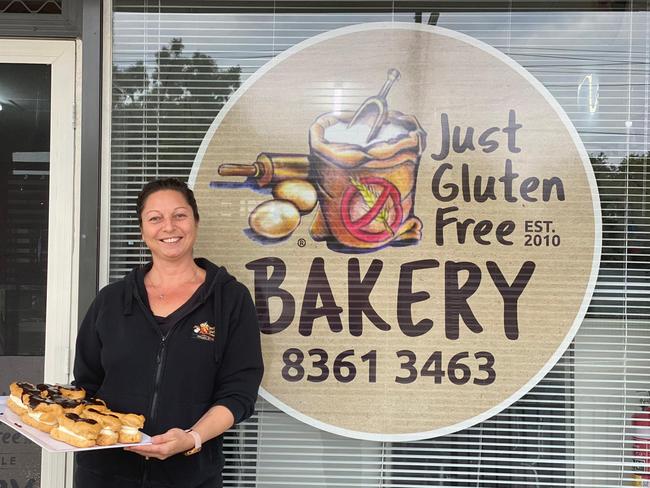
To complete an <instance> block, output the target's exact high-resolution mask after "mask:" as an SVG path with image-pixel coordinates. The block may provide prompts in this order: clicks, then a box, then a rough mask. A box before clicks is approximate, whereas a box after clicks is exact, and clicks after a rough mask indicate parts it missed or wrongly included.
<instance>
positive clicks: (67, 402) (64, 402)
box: [50, 395, 84, 415]
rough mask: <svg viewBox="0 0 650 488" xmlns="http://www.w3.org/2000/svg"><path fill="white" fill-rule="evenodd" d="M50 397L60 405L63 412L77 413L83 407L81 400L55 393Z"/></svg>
mask: <svg viewBox="0 0 650 488" xmlns="http://www.w3.org/2000/svg"><path fill="white" fill-rule="evenodd" d="M50 399H51V400H52V401H53V402H55V403H57V404H58V405H61V406H62V407H63V410H64V412H65V413H76V414H77V415H78V414H80V413H81V411H82V410H83V409H84V404H83V400H75V399H73V398H68V397H64V396H62V395H56V396H53V397H51V398H50Z"/></svg>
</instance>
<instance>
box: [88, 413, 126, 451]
mask: <svg viewBox="0 0 650 488" xmlns="http://www.w3.org/2000/svg"><path fill="white" fill-rule="evenodd" d="M81 416H82V417H84V418H87V419H93V420H96V421H97V422H99V423H100V424H101V426H102V430H100V431H99V435H98V436H97V445H98V446H111V445H113V444H116V443H117V441H118V440H119V437H120V430H121V429H122V422H121V421H120V419H119V418H118V416H117V415H115V414H114V413H112V412H109V411H101V410H97V409H95V408H88V407H87V408H85V409H84V411H83V412H82V414H81Z"/></svg>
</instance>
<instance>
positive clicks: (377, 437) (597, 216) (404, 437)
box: [188, 22, 602, 442]
mask: <svg viewBox="0 0 650 488" xmlns="http://www.w3.org/2000/svg"><path fill="white" fill-rule="evenodd" d="M379 29H402V30H414V31H425V32H432V33H435V34H438V35H442V36H447V37H451V38H453V39H457V40H459V41H462V42H465V43H467V44H470V45H472V46H474V47H477V48H479V49H481V50H483V51H484V52H486V53H488V54H490V55H492V56H494V57H495V58H497V59H498V60H499V61H501V62H503V63H505V64H506V65H508V66H509V67H510V68H512V69H513V70H514V71H515V72H517V73H518V74H520V75H521V76H523V77H524V78H525V79H526V80H527V81H528V82H529V83H530V84H531V85H532V86H534V87H535V88H536V89H537V91H538V92H539V93H541V94H542V95H543V96H544V98H545V99H546V101H547V102H548V104H549V105H550V106H551V107H552V108H553V109H554V110H555V112H556V113H557V115H558V116H559V117H560V119H561V120H562V122H563V123H564V126H565V127H566V129H567V130H568V132H569V134H570V135H571V138H572V139H573V142H574V144H575V146H576V148H577V149H578V152H579V154H580V157H581V159H582V164H583V165H584V167H585V172H586V174H587V179H588V180H589V186H590V188H591V197H592V202H593V207H594V208H593V210H594V230H595V242H594V251H593V253H594V254H593V261H592V265H591V276H590V277H589V283H588V285H587V290H586V291H585V295H584V298H583V300H582V304H581V305H580V310H579V311H578V314H577V315H576V317H575V320H574V321H573V325H572V326H571V328H570V329H569V332H568V333H567V335H566V336H565V338H564V340H563V341H562V343H561V344H560V346H559V347H558V348H557V349H556V351H555V353H554V354H553V355H552V356H551V358H550V359H549V360H548V361H547V363H546V364H545V365H544V366H543V367H542V368H541V369H540V370H539V372H538V373H537V374H536V375H535V376H533V377H532V378H531V379H530V380H529V381H528V382H527V383H526V384H525V385H524V386H522V387H521V388H520V389H519V390H517V391H516V392H515V393H513V394H512V395H510V396H509V397H508V398H506V399H505V400H503V401H502V402H501V403H499V404H498V405H496V406H494V407H492V408H490V409H489V410H486V411H485V412H483V413H481V414H479V415H476V416H474V417H471V418H469V419H466V420H464V421H462V422H458V423H456V424H453V425H448V426H446V427H442V428H439V429H434V430H430V431H426V432H411V433H406V434H376V433H370V432H361V431H355V430H349V429H343V428H341V427H337V426H335V425H331V424H327V423H325V422H321V421H319V420H316V419H314V418H312V417H309V416H308V415H305V414H303V413H301V412H299V411H297V410H296V409H294V408H293V407H290V406H289V405H287V404H286V403H284V402H282V401H281V400H279V399H278V398H276V397H275V396H274V395H273V394H271V393H270V392H268V391H266V390H265V389H264V388H262V387H260V390H259V393H260V395H261V396H262V397H263V398H264V399H265V400H267V401H268V402H270V403H271V404H272V405H274V406H276V407H277V408H279V409H280V410H282V411H283V412H285V413H287V414H289V415H291V416H292V417H294V418H296V419H298V420H300V421H302V422H304V423H306V424H308V425H311V426H313V427H316V428H318V429H321V430H324V431H326V432H331V433H333V434H338V435H342V436H345V437H351V438H355V439H361V440H369V441H383V442H404V441H416V440H421V439H430V438H433V437H439V436H442V435H447V434H451V433H453V432H457V431H459V430H463V429H467V428H469V427H472V426H473V425H476V424H478V423H480V422H482V421H484V420H486V419H489V418H490V417H492V416H494V415H496V414H498V413H499V412H501V411H502V410H504V409H506V408H508V407H509V406H510V405H512V404H513V403H514V402H516V401H517V400H519V399H520V398H521V397H522V396H524V395H525V394H526V393H528V392H529V391H530V390H531V389H532V388H533V387H534V386H535V385H536V384H537V383H538V382H539V381H540V380H541V379H542V378H543V377H544V376H546V374H547V373H548V372H549V371H550V370H551V368H553V366H555V364H556V363H557V361H558V360H559V359H560V357H561V356H562V355H563V354H564V352H565V351H566V349H567V347H569V344H570V343H571V341H572V340H573V338H574V337H575V335H576V333H577V332H578V328H579V327H580V325H581V324H582V321H583V319H584V317H585V315H586V313H587V308H588V307H589V303H590V302H591V297H592V295H593V292H594V288H595V286H596V280H597V278H598V268H599V265H600V253H601V245H602V237H601V232H602V228H601V213H600V197H599V194H598V187H597V185H596V177H595V175H594V172H593V169H592V168H591V162H590V160H589V156H588V154H587V151H586V150H585V147H584V145H583V144H582V141H581V140H580V137H579V136H578V132H577V131H576V129H575V127H574V126H573V123H572V122H571V121H570V120H569V117H568V116H567V115H566V113H565V112H564V109H562V107H561V106H560V104H559V103H558V102H557V101H556V100H555V98H554V97H553V95H551V94H550V93H549V91H548V90H547V89H546V87H545V86H544V85H542V84H541V83H540V82H539V81H538V80H537V79H536V78H535V77H534V76H533V75H531V74H530V73H529V72H528V71H527V70H526V69H525V68H523V67H522V66H521V65H519V64H518V63H517V62H515V61H514V60H513V59H511V58H509V57H508V56H506V55H505V54H504V53H502V52H501V51H499V50H497V49H495V48H493V47H492V46H489V45H488V44H485V43H484V42H482V41H479V40H477V39H474V38H472V37H470V36H467V35H465V34H461V33H459V32H455V31H452V30H449V29H445V28H443V27H434V26H425V25H417V24H408V23H404V22H398V23H392V22H373V23H366V24H359V25H353V26H349V27H343V28H341V29H335V30H332V31H329V32H325V33H323V34H319V35H317V36H314V37H311V38H309V39H306V40H304V41H302V42H300V43H299V44H296V45H295V46H293V47H291V48H289V49H287V50H286V51H284V52H283V53H281V54H279V55H278V56H276V57H275V58H273V59H272V60H271V61H269V62H268V63H267V64H265V65H264V66H262V67H261V68H260V69H259V70H257V71H256V72H255V73H254V74H253V75H252V76H251V77H250V78H249V79H248V80H246V82H244V84H243V85H241V87H240V88H239V89H238V90H237V91H236V92H235V93H234V94H233V95H232V97H230V99H229V100H228V102H227V103H226V105H225V106H224V107H223V108H222V109H221V112H219V115H218V116H217V117H216V118H215V119H214V121H213V122H212V125H211V126H210V128H209V129H208V131H207V133H206V135H205V137H204V138H203V142H202V143H201V146H200V147H199V150H198V152H197V153H196V158H195V159H194V164H193V166H192V171H191V173H190V177H189V179H188V184H189V186H190V188H193V187H194V184H195V182H196V178H197V175H198V172H199V167H200V166H201V162H202V160H203V157H204V156H205V153H206V151H207V148H208V145H209V144H210V141H211V140H212V138H213V136H214V134H215V132H216V131H217V129H218V128H219V125H220V124H221V121H222V120H223V119H224V117H225V116H226V115H227V114H228V112H229V111H230V109H231V108H232V107H233V106H234V105H235V104H236V103H237V101H238V100H239V98H240V97H241V96H242V95H243V94H244V93H245V92H246V91H247V90H248V89H249V88H250V87H251V86H252V85H253V84H255V82H257V80H259V79H260V78H262V76H264V74H265V73H266V72H267V71H269V70H270V69H271V68H273V67H275V66H276V65H278V64H280V63H281V62H282V61H284V60H285V59H287V58H289V57H291V56H293V55H294V54H295V53H297V52H300V51H302V50H303V49H305V48H307V47H310V46H313V45H314V44H318V43H319V42H322V41H325V40H327V39H332V38H334V37H339V36H341V35H345V34H350V33H354V32H363V31H371V30H379Z"/></svg>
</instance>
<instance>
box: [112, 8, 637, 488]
mask: <svg viewBox="0 0 650 488" xmlns="http://www.w3.org/2000/svg"><path fill="white" fill-rule="evenodd" d="M436 5H438V7H439V8H438V10H436V11H434V10H432V9H431V8H430V7H429V6H427V4H426V3H418V2H401V1H395V2H384V1H374V2H373V1H370V0H361V1H350V2H317V1H311V0H305V1H303V2H272V1H259V2H256V3H250V2H231V3H228V4H225V3H223V2H208V1H203V2H201V1H196V2H194V3H193V4H191V5H190V4H188V3H187V2H137V1H135V0H132V1H115V2H114V13H113V63H114V66H113V82H112V88H113V100H112V102H113V113H112V137H111V157H112V163H111V164H112V169H111V171H112V174H111V182H110V185H111V199H110V202H111V208H110V214H111V222H110V279H111V280H115V279H118V278H119V277H121V276H123V275H124V274H125V273H126V272H127V271H128V270H129V269H130V268H131V267H132V266H134V265H136V264H138V263H140V262H141V261H142V260H145V259H146V258H147V256H146V253H145V250H144V249H143V247H142V243H141V242H140V240H139V231H138V228H137V220H136V218H135V215H134V202H135V197H136V194H137V192H138V190H139V188H140V187H141V186H142V184H143V183H144V182H145V181H147V180H148V179H150V178H153V177H157V176H178V177H180V178H184V179H186V178H187V177H188V176H189V173H190V169H191V167H192V163H193V161H194V157H195V155H196V152H197V150H198V148H199V145H200V144H201V141H202V140H203V137H204V135H205V133H206V131H207V129H208V127H209V126H210V124H211V122H212V121H213V119H214V118H215V116H216V115H217V114H218V113H219V111H220V110H221V109H222V108H223V106H224V104H225V103H226V101H227V100H228V97H229V96H230V95H231V94H232V93H233V92H234V91H235V90H236V89H237V88H238V87H239V86H241V84H242V83H244V82H245V81H246V80H247V79H248V78H249V77H250V76H251V75H252V74H253V73H255V72H256V71H257V70H258V69H259V68H260V67H261V66H262V65H264V64H265V63H266V62H267V61H269V60H270V59H272V58H273V57H274V56H277V55H278V54H280V53H282V52H283V51H285V50H286V49H288V48H289V47H291V46H293V45H295V44H297V43H299V42H300V41H302V40H304V39H308V38H310V37H312V36H314V35H317V34H320V33H323V32H327V31H330V30H333V29H336V28H339V27H344V26H348V25H354V24H359V23H365V22H376V21H395V22H411V23H423V24H431V25H438V26H440V27H445V28H448V29H452V30H455V31H458V32H461V33H464V34H467V35H469V36H472V37H474V38H476V39H479V40H481V41H483V42H485V43H487V44H489V45H491V46H493V47H495V48H496V49H498V50H500V51H502V52H503V53H505V54H506V55H508V56H510V57H512V58H513V59H514V60H515V61H517V62H518V63H519V64H521V65H522V66H524V67H525V68H526V69H527V70H528V71H530V72H531V73H532V74H533V75H534V76H535V77H536V78H537V79H538V80H539V81H540V82H541V83H542V84H543V85H544V86H545V87H546V88H547V89H548V90H549V91H550V92H551V94H552V95H553V96H554V97H555V98H556V99H557V101H558V102H559V103H560V105H561V106H562V107H563V108H564V110H565V111H566V113H567V114H568V116H569V118H570V119H571V121H572V122H573V124H574V125H575V127H576V129H577V130H578V132H579V134H580V137H581V139H582V141H583V143H584V145H585V147H586V149H587V152H588V153H589V154H590V156H591V159H592V163H593V168H594V171H595V174H596V178H597V180H598V184H599V191H600V197H601V204H602V213H603V253H602V260H601V270H600V274H599V278H598V283H597V286H596V291H595V293H594V297H593V300H592V302H591V305H590V307H589V311H588V314H587V318H586V320H585V321H584V323H583V324H582V326H581V329H580V331H579V332H578V335H577V337H576V339H575V341H574V343H573V344H572V345H571V347H570V348H569V349H568V350H567V352H566V353H565V354H564V356H563V357H562V359H561V360H560V361H559V362H558V363H557V365H556V366H555V367H554V368H553V370H552V371H551V372H550V373H549V374H548V375H547V376H546V377H545V378H544V379H543V380H542V381H541V382H540V383H539V384H538V385H537V386H536V387H535V388H534V389H533V390H532V391H531V392H530V393H529V394H528V395H526V396H525V397H523V398H522V399H521V400H520V401H518V402H516V403H515V404H514V405H513V406H512V407H511V408H508V409H507V410H505V411H503V412H501V413H500V414H499V415H497V416H495V417H493V418H492V419H490V420H489V421H486V422H483V423H482V424H479V425H476V426H474V427H472V428H470V429H467V430H465V431H462V432H458V433H456V434H453V435H448V436H445V437H442V438H437V439H432V440H426V441H419V442H410V443H374V442H367V441H357V440H352V439H346V438H342V437H338V436H335V435H330V434H327V433H323V432H320V431H317V430H316V429H314V428H311V427H308V426H306V425H304V424H302V423H300V422H298V421H297V420H295V419H293V418H291V417H289V416H288V415H286V414H284V413H282V412H279V411H278V410H277V409H275V408H274V407H273V406H271V405H270V404H268V403H267V402H265V401H263V400H260V402H259V404H258V411H257V414H256V415H255V416H254V418H253V419H251V420H250V421H248V422H247V423H245V424H243V425H241V426H239V427H238V428H237V429H235V430H234V431H233V432H231V433H229V434H228V435H227V440H226V456H227V460H228V461H227V468H226V472H225V482H226V486H271V485H282V486H301V487H302V486H346V487H351V486H368V487H379V486H395V487H399V486H404V487H405V486H448V487H449V486H477V487H497V486H498V487H501V486H536V487H541V486H574V485H575V486H599V487H600V486H605V485H615V486H619V485H620V484H621V483H622V484H630V483H631V482H632V478H633V476H634V475H635V473H636V471H635V470H634V467H633V464H634V459H633V458H634V456H633V452H632V451H633V449H632V447H633V437H632V429H631V421H632V417H633V415H634V413H635V412H637V411H639V404H640V403H641V401H642V400H643V398H645V397H647V396H648V393H647V390H648V386H647V384H648V375H649V374H650V369H648V364H650V353H649V352H648V351H649V350H650V348H649V347H648V346H649V345H650V332H649V331H650V320H649V319H650V305H649V304H650V286H649V285H650V203H649V199H650V188H649V187H650V175H649V173H650V171H649V166H648V154H649V150H650V148H649V147H648V134H649V130H648V122H647V121H648V96H649V91H648V80H649V79H650V78H649V76H650V71H649V70H648V66H647V62H646V61H647V58H648V54H649V52H650V51H649V49H650V47H649V46H650V31H649V30H648V25H649V24H648V22H649V18H648V14H647V7H648V4H647V1H637V2H624V1H623V2H589V1H584V2H562V3H555V4H550V5H547V2H510V3H509V2H503V3H500V2H491V3H489V2H467V1H449V2H436ZM549 157H552V155H549ZM242 204H243V205H244V204H245V202H244V203H242Z"/></svg>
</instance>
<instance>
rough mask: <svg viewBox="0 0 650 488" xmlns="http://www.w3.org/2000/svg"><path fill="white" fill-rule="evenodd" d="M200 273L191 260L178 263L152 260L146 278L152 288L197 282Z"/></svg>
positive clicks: (200, 270)
mask: <svg viewBox="0 0 650 488" xmlns="http://www.w3.org/2000/svg"><path fill="white" fill-rule="evenodd" d="M201 272H202V269H201V268H200V267H199V266H198V265H197V264H196V263H195V262H194V259H193V258H189V259H184V260H183V261H178V262H168V261H156V260H154V261H153V265H152V266H151V269H150V270H149V272H148V273H147V278H148V279H149V282H150V283H152V284H154V286H161V285H165V284H167V283H175V284H178V283H190V282H193V281H197V279H198V278H199V277H200V276H201Z"/></svg>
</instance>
